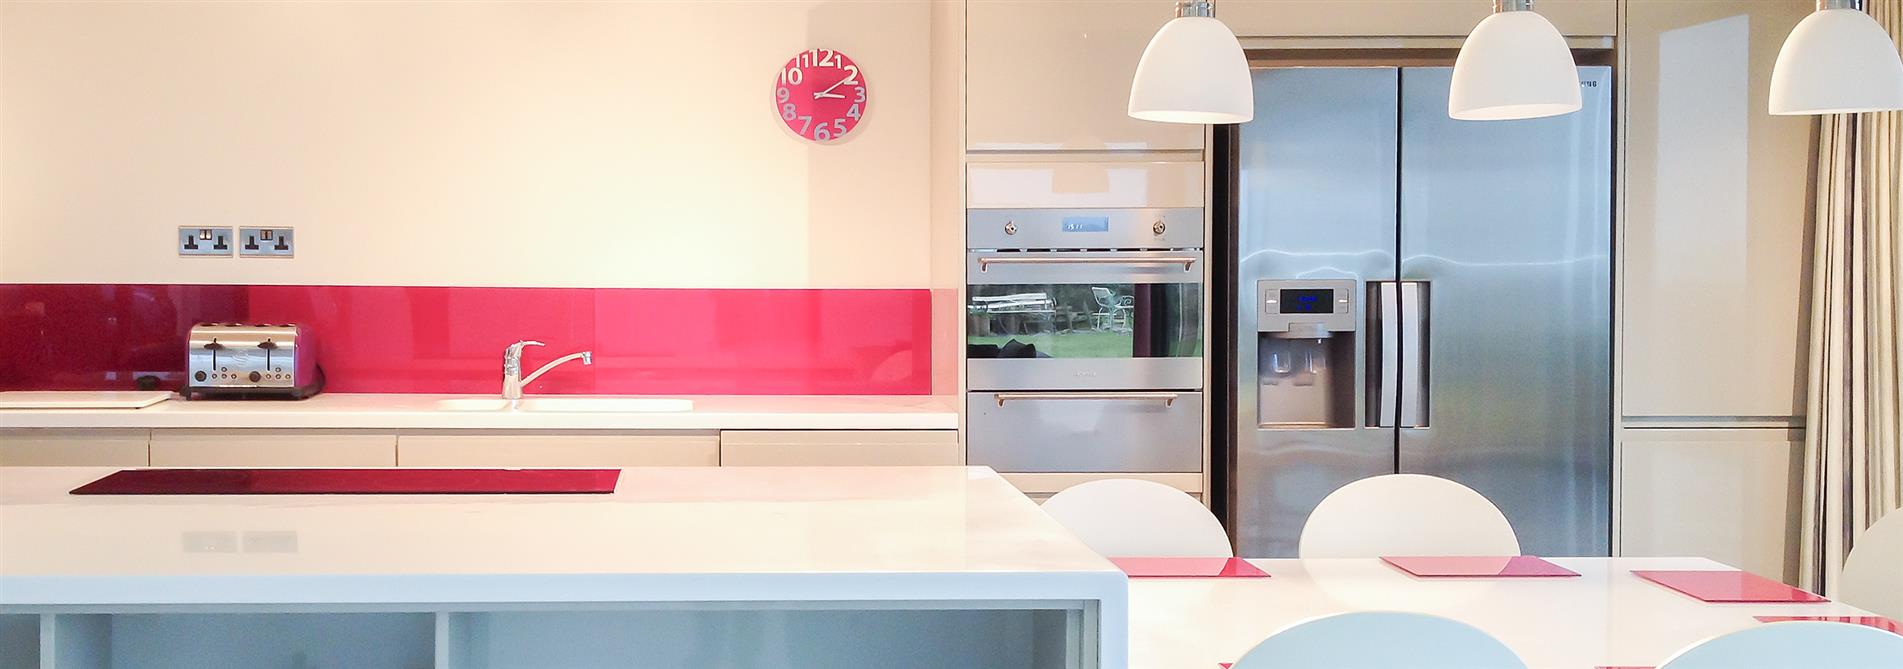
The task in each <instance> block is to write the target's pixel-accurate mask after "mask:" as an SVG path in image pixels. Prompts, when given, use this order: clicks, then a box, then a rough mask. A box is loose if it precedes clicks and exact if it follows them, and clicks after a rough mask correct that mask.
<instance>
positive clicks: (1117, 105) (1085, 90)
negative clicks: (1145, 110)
mask: <svg viewBox="0 0 1903 669" xmlns="http://www.w3.org/2000/svg"><path fill="white" fill-rule="evenodd" d="M968 7H969V8H968V10H967V12H968V13H967V16H966V34H965V43H966V44H967V45H969V47H968V49H967V50H966V54H965V67H966V72H965V86H966V91H965V104H966V119H965V122H966V128H965V142H966V144H965V146H966V148H968V149H974V150H1009V151H1057V150H1066V151H1103V150H1147V151H1157V150H1171V149H1201V148H1203V132H1204V130H1203V126H1200V125H1182V124H1174V123H1152V122H1149V121H1139V120H1136V119H1133V118H1130V117H1129V115H1128V114H1126V113H1125V109H1126V107H1127V105H1128V104H1129V101H1130V78H1131V77H1132V76H1133V75H1135V74H1136V66H1137V60H1138V59H1140V58H1142V57H1143V47H1144V45H1147V44H1149V42H1150V36H1151V35H1153V34H1155V33H1156V29H1157V28H1159V27H1161V26H1162V25H1163V24H1164V22H1167V21H1169V20H1170V18H1171V17H1173V16H1175V3H1173V2H1170V1H1169V0H1139V1H1134V2H1133V1H1131V0H1104V1H1086V0H1029V1H1026V2H972V3H970V4H969V5H968Z"/></svg>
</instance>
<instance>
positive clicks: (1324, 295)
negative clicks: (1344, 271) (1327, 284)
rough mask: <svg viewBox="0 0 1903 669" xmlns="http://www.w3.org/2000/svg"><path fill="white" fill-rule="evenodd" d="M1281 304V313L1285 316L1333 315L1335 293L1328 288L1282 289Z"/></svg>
mask: <svg viewBox="0 0 1903 669" xmlns="http://www.w3.org/2000/svg"><path fill="white" fill-rule="evenodd" d="M1281 303H1282V313H1285V314H1332V313H1335V291H1334V290H1333V289H1330V288H1284V289H1282V299H1281Z"/></svg>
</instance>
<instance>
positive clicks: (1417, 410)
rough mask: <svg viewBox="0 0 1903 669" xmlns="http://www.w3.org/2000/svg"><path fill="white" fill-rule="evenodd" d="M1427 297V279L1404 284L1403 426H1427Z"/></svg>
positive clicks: (1402, 309) (1402, 294)
mask: <svg viewBox="0 0 1903 669" xmlns="http://www.w3.org/2000/svg"><path fill="white" fill-rule="evenodd" d="M1427 298H1428V288H1427V284H1426V283H1425V282H1421V281H1407V282H1403V283H1401V321H1400V326H1401V327H1400V330H1401V411H1400V413H1401V417H1400V426H1401V427H1427V402H1428V397H1427V319H1428V314H1427Z"/></svg>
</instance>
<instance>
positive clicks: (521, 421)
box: [0, 393, 958, 430]
mask: <svg viewBox="0 0 1903 669" xmlns="http://www.w3.org/2000/svg"><path fill="white" fill-rule="evenodd" d="M537 397H555V396H537ZM561 397H573V396H561ZM494 398H496V396H495V395H413V394H374V393H323V394H319V395H317V396H315V397H311V398H309V399H305V400H298V401H271V400H259V401H239V400H201V401H185V400H180V399H172V400H169V401H165V402H160V403H158V404H155V405H153V406H150V407H146V408H143V409H9V410H0V428H67V429H88V428H135V429H137V428H199V429H239V428H281V429H329V428H337V429H399V430H400V429H490V430H511V429H602V430H955V429H958V407H957V404H956V400H955V399H953V398H948V397H937V396H931V395H670V396H668V399H685V400H689V401H691V402H693V408H692V409H690V410H687V411H595V412H577V411H525V410H508V409H504V410H467V409H460V408H447V407H455V406H457V405H458V403H464V402H467V401H469V400H483V399H494Z"/></svg>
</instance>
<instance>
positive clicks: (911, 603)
mask: <svg viewBox="0 0 1903 669" xmlns="http://www.w3.org/2000/svg"><path fill="white" fill-rule="evenodd" d="M110 471H111V470H107V469H79V468H12V469H5V470H0V627H5V628H8V629H12V630H14V631H15V632H16V634H14V635H12V636H14V637H16V638H17V637H19V636H20V635H19V634H18V632H19V630H20V629H21V628H23V627H25V626H27V625H28V624H29V622H28V621H29V620H33V621H37V624H38V625H41V626H42V633H41V634H40V636H39V640H40V641H39V643H41V644H43V645H45V644H49V643H50V644H51V645H53V646H59V647H60V648H66V646H65V645H63V644H67V643H71V644H74V645H73V647H72V648H73V649H69V650H66V651H62V652H68V653H83V652H87V648H88V647H89V646H100V645H103V647H104V648H108V649H110V652H111V653H112V660H113V661H112V663H111V664H110V666H113V667H139V666H162V665H161V664H160V663H159V662H160V661H159V660H157V659H152V660H150V662H147V661H146V660H141V659H137V658H135V657H133V656H134V655H138V656H139V657H144V658H158V657H163V656H165V654H166V653H171V652H178V653H185V652H187V650H184V649H190V650H189V652H191V653H197V654H201V655H202V654H204V653H210V654H211V656H212V657H218V656H219V653H221V652H230V653H238V654H241V655H243V657H247V658H249V657H252V656H251V655H248V654H247V653H254V652H265V653H266V654H267V655H268V654H269V653H270V652H273V651H271V649H272V648H276V649H277V650H278V651H281V652H279V653H278V655H281V656H282V657H291V656H293V655H295V656H297V657H303V658H306V659H314V658H317V657H318V655H322V654H324V653H333V654H335V653H349V652H354V651H346V650H336V649H331V650H326V645H325V641H324V640H325V639H327V638H331V637H334V636H336V635H344V636H356V635H359V634H370V633H371V632H370V630H381V631H379V632H376V634H382V635H386V636H387V635H391V634H396V637H395V638H394V639H392V640H387V641H386V645H392V646H393V648H392V649H391V650H389V652H388V653H387V654H378V653H376V652H370V651H365V652H369V655H365V656H357V655H345V656H338V657H336V658H335V662H334V663H332V664H326V663H324V662H312V666H345V665H349V666H363V667H385V666H387V667H407V666H410V664H411V663H410V660H408V659H405V658H408V657H410V656H411V655H416V654H419V653H423V652H424V651H430V652H431V653H433V657H435V658H436V659H434V660H432V662H433V663H434V666H437V667H444V666H486V667H490V668H492V669H503V668H506V667H515V666H534V665H536V664H538V663H546V662H555V664H541V666H578V667H587V666H604V667H605V666H633V665H629V664H628V663H627V661H628V660H629V659H630V658H631V657H643V658H649V659H653V658H664V657H676V656H678V657H681V658H683V659H682V660H681V661H680V662H679V663H672V662H667V661H654V662H649V663H643V664H642V666H682V667H687V666H693V665H695V663H696V662H697V661H703V660H705V658H706V657H707V656H706V655H705V653H706V652H715V650H718V652H720V653H726V655H720V657H725V658H729V659H730V660H732V661H733V662H734V664H730V665H724V666H782V665H780V664H775V663H767V664H758V663H755V661H754V660H752V659H749V658H753V657H755V656H756V655H757V657H761V658H769V657H775V656H780V657H806V658H809V659H811V660H812V661H816V662H822V663H824V664H830V663H831V662H833V661H835V660H837V661H839V662H841V664H837V665H833V666H872V665H867V664H860V663H861V662H865V661H886V660H895V659H902V660H904V661H901V662H898V663H897V664H890V665H883V666H917V667H941V666H943V667H951V666H961V663H962V666H998V667H1025V668H1030V667H1044V666H1063V665H1062V664H1052V662H1053V661H1054V660H1053V659H1052V658H1061V657H1065V656H1068V657H1069V659H1074V660H1078V661H1080V662H1081V664H1080V665H1076V666H1102V667H1122V666H1124V655H1125V647H1126V641H1125V638H1124V632H1125V630H1126V627H1125V625H1126V623H1125V616H1126V614H1125V598H1126V592H1127V581H1126V579H1125V578H1124V577H1123V575H1122V573H1121V572H1119V571H1117V570H1116V568H1115V567H1114V566H1112V565H1111V564H1110V563H1109V562H1107V561H1105V560H1103V559H1102V558H1100V557H1098V556H1097V555H1095V554H1094V553H1092V552H1091V551H1090V550H1089V549H1088V548H1086V547H1085V546H1084V545H1083V544H1081V543H1080V542H1078V541H1077V540H1076V539H1075V538H1074V537H1072V536H1071V535H1070V534H1069V533H1067V532H1066V531H1065V530H1063V529H1062V528H1061V527H1059V526H1058V525H1057V524H1056V523H1055V522H1053V521H1051V520H1050V519H1049V518H1048V517H1046V516H1045V515H1044V514H1043V513H1042V512H1040V511H1039V510H1038V509H1037V507H1036V506H1035V505H1034V504H1033V503H1032V502H1031V501H1030V500H1028V499H1026V498H1025V497H1024V496H1023V495H1021V494H1019V493H1018V492H1017V491H1016V490H1014V489H1012V487H1011V486H1010V485H1009V484H1008V483H1006V482H1005V481H1004V480H1003V479H1001V478H999V477H998V475H997V474H995V473H993V472H991V471H990V470H989V469H984V468H962V467H895V468H858V467H847V468H725V469H723V468H647V469H628V470H624V471H623V472H622V475H621V479H620V481H619V484H618V487H617V491H616V492H615V493H614V494H611V495H513V496H499V495H461V496H455V495H419V496H383V495H376V496H372V495H363V496H344V495H325V496H223V497H220V496H84V497H82V496H72V495H68V494H66V493H67V491H68V490H70V489H72V488H75V487H77V486H79V485H81V484H83V483H85V482H88V481H91V480H93V479H96V478H98V477H101V476H104V475H106V474H108V473H110ZM141 614H145V615H141ZM284 614H292V616H293V617H292V618H290V619H289V620H294V621H302V622H303V623H308V624H288V623H286V622H285V621H286V620H287V619H286V618H285V617H284ZM402 629H414V630H418V631H417V632H416V633H415V634H412V635H408V636H404V635H402V634H397V633H394V632H389V631H388V630H402ZM432 630H433V631H432ZM425 632H427V633H425ZM220 634H227V635H229V636H230V639H228V641H230V643H231V647H230V648H226V647H224V646H223V645H221V644H220V643H219V640H220V638H221V637H220V636H219V635H220ZM208 635H209V636H208ZM261 635H262V636H261ZM789 635H790V636H789ZM171 636H179V637H180V638H178V639H174V640H169V641H168V637H171ZM184 637H190V638H191V639H192V640H191V641H190V642H189V643H187V641H186V639H185V638H184ZM208 639H209V640H208ZM603 639H612V640H613V641H612V642H607V641H603ZM174 642H176V644H174ZM260 644H262V645H263V647H265V648H266V650H264V651H259V650H257V647H258V646H259V645H260ZM272 644H276V645H272ZM604 644H605V645H604ZM710 644H712V645H710ZM789 644H790V645H789ZM715 646H718V648H714V647H715ZM908 649H910V650H908ZM41 650H42V651H43V653H42V654H41V657H42V658H43V659H46V658H50V657H51V656H52V655H54V654H55V653H53V652H52V651H51V650H49V649H46V648H42V649H41ZM91 650H93V651H98V650H100V649H99V648H92V649H91ZM908 652H909V653H921V654H930V657H926V656H924V655H920V656H918V657H910V658H909V659H906V658H901V657H898V656H894V655H893V654H894V653H899V654H901V655H903V654H904V653H908ZM313 653H316V654H318V655H311V654H313ZM564 653H573V654H574V655H575V657H568V656H567V655H564ZM734 653H738V654H739V655H737V656H735V655H733V654H734ZM842 653H843V655H838V656H837V657H835V655H836V654H842ZM406 654H407V655H406ZM273 657H277V656H273ZM325 657H328V656H325ZM512 658H514V659H512ZM692 658H701V660H694V659H692ZM881 658H883V659H881ZM280 659H281V658H280ZM518 660H519V661H518ZM197 661H201V662H203V661H208V660H197ZM246 661H247V662H248V661H249V660H246ZM142 662H143V663H144V664H142ZM973 663H976V664H973ZM4 664H5V661H4V658H0V665H4ZM214 664H215V663H214ZM29 666H30V665H29ZM56 666H62V667H63V666H86V665H83V664H69V663H65V662H60V663H57V664H56ZM205 666H211V665H205ZM234 666H235V665H234ZM259 666H262V664H260V665H259ZM287 666H288V665H287ZM425 666H428V665H427V664H426V665H425ZM794 666H799V665H794ZM808 666H817V665H808Z"/></svg>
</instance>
